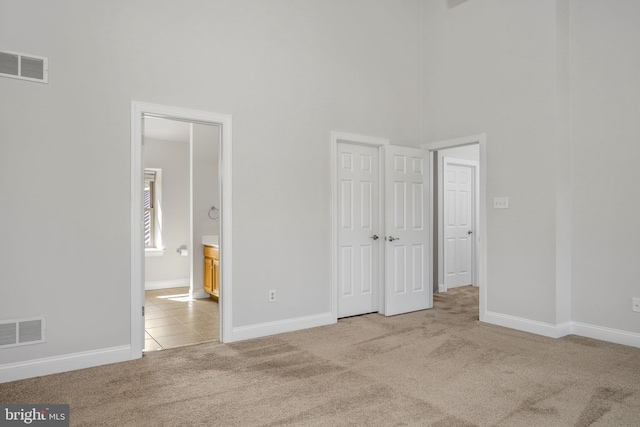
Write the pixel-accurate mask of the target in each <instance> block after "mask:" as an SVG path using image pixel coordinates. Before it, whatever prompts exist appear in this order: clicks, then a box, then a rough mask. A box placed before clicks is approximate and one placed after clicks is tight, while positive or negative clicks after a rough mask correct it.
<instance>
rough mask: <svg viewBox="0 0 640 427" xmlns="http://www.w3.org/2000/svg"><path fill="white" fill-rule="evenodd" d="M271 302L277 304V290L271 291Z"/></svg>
mask: <svg viewBox="0 0 640 427" xmlns="http://www.w3.org/2000/svg"><path fill="white" fill-rule="evenodd" d="M269 302H276V290H275V289H271V290H269Z"/></svg>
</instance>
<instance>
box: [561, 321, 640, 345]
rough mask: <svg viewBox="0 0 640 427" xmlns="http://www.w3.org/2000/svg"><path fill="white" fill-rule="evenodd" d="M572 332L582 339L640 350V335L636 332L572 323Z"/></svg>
mask: <svg viewBox="0 0 640 427" xmlns="http://www.w3.org/2000/svg"><path fill="white" fill-rule="evenodd" d="M571 331H572V333H573V334H574V335H579V336H581V337H587V338H594V339H597V340H601V341H608V342H612V343H616V344H622V345H628V346H630V347H638V348H640V334H636V333H634V332H627V331H621V330H619V329H611V328H605V327H604V326H594V325H587V324H586V323H580V322H571Z"/></svg>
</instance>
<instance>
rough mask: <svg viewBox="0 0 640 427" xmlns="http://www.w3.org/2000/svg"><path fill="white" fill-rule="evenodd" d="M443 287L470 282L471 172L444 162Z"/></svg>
mask: <svg viewBox="0 0 640 427" xmlns="http://www.w3.org/2000/svg"><path fill="white" fill-rule="evenodd" d="M443 175H444V209H443V215H444V220H443V224H444V284H445V286H446V287H447V288H455V287H457V286H466V285H471V284H472V282H473V239H474V237H473V232H474V229H473V224H474V221H473V219H474V209H473V207H474V197H473V189H474V182H473V177H474V169H473V167H472V166H468V165H461V164H454V163H451V162H449V161H448V160H447V159H445V161H444V173H443Z"/></svg>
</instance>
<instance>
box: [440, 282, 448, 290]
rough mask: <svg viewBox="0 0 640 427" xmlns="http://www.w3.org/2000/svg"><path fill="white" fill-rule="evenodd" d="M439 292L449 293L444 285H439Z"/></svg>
mask: <svg viewBox="0 0 640 427" xmlns="http://www.w3.org/2000/svg"><path fill="white" fill-rule="evenodd" d="M438 292H447V286H446V285H445V284H444V283H438Z"/></svg>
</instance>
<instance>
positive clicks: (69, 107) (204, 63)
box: [0, 0, 421, 363]
mask: <svg viewBox="0 0 640 427" xmlns="http://www.w3.org/2000/svg"><path fill="white" fill-rule="evenodd" d="M420 4H421V2H420V1H419V0H402V1H398V0H380V1H376V2H373V3H372V2H371V1H368V0H349V1H342V0H323V1H287V0H271V1H269V2H264V1H258V0H240V1H238V0H233V1H229V0H214V1H211V0H195V1H192V2H190V3H189V5H188V7H186V6H185V5H184V4H182V3H179V2H168V3H167V2H165V3H162V4H158V3H157V2H154V1H151V0H146V1H136V2H129V1H125V0H116V1H112V2H108V3H95V2H91V3H87V2H84V1H80V0H67V1H64V2H55V4H54V3H52V2H42V1H27V2H25V1H22V0H7V1H4V2H3V10H4V11H6V13H2V14H0V40H2V47H3V49H11V50H15V51H20V52H26V53H32V54H36V55H43V56H47V57H49V60H50V62H49V66H50V67H49V84H47V85H44V84H36V83H30V82H25V81H20V80H14V79H4V78H3V79H0V93H2V97H0V219H1V221H0V235H1V236H2V240H3V244H2V245H0V259H2V260H3V261H2V268H0V283H1V284H2V298H0V313H2V314H1V316H2V318H7V319H11V318H21V317H25V316H36V315H45V316H46V317H47V343H45V344H41V345H32V346H28V347H20V348H11V349H6V350H2V361H3V363H12V362H17V361H26V360H32V359H38V358H44V357H50V356H60V355H65V354H70V353H76V352H82V351H91V350H98V349H104V348H110V347H117V346H124V345H128V344H129V342H130V336H129V335H130V301H131V289H130V285H131V283H130V281H131V279H130V259H131V254H130V245H131V236H130V213H131V205H130V197H131V188H130V167H131V164H130V162H131V146H130V144H131V133H130V132H131V129H130V123H131V101H132V100H136V101H144V102H150V103H157V104H164V105H173V106H179V107H184V108H191V109H199V110H205V111H212V112H217V113H223V114H230V115H232V116H233V198H234V199H233V203H234V204H233V214H234V217H233V238H234V242H233V243H234V245H233V251H234V252H233V268H234V271H233V277H234V301H233V302H234V307H233V314H234V319H233V321H234V325H235V326H244V325H252V324H258V323H263V322H272V321H278V320H283V319H290V318H295V317H299V316H309V315H314V314H320V313H326V312H328V311H329V310H330V303H331V301H330V271H331V262H330V236H331V232H330V227H331V216H330V194H331V188H330V182H331V180H330V143H329V141H330V132H331V131H332V130H338V131H344V132H354V133H360V134H365V135H373V136H380V137H386V138H390V139H391V140H392V141H394V142H395V143H397V144H405V145H407V144H408V145H414V146H418V145H419V143H420V142H421V141H420V120H421V117H420V99H421V94H420V92H419V90H417V88H419V87H420V80H421V75H420V63H421V60H420V57H421V51H420V37H419V36H420V31H421V29H420V26H421V22H420V21H421V17H420ZM34 10H37V13H34ZM25 22H29V28H30V31H28V32H25V31H24V23H25ZM168 29H170V30H168ZM101 172H102V173H101ZM36 189H37V191H35V190H36ZM36 245H44V246H45V247H46V248H48V249H50V250H47V256H46V257H39V258H38V262H37V268H34V256H33V253H34V248H35V246H36ZM269 289H277V291H278V302H277V303H276V304H268V302H267V291H268V290H269ZM96 302H99V304H97V303H96Z"/></svg>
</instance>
